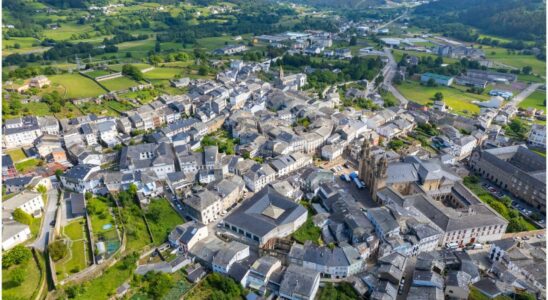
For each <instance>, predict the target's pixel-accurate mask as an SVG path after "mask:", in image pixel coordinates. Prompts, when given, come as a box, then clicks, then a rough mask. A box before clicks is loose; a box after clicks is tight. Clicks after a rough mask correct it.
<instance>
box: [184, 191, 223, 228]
mask: <svg viewBox="0 0 548 300" xmlns="http://www.w3.org/2000/svg"><path fill="white" fill-rule="evenodd" d="M183 204H184V208H185V211H186V212H187V214H188V215H189V216H191V217H192V218H193V219H194V220H197V221H198V222H201V223H203V224H204V225H207V224H209V223H211V222H213V221H215V220H217V219H218V218H219V217H220V215H221V212H222V211H223V203H222V201H221V198H220V197H219V196H218V195H217V194H216V193H213V192H211V191H209V190H202V191H199V192H197V193H194V194H192V195H191V196H190V197H188V198H186V199H184V200H183Z"/></svg>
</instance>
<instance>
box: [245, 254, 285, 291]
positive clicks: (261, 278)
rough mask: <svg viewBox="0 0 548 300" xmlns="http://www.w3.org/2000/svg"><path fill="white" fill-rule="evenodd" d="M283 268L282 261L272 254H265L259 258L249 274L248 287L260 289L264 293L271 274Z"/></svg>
mask: <svg viewBox="0 0 548 300" xmlns="http://www.w3.org/2000/svg"><path fill="white" fill-rule="evenodd" d="M281 268H282V262H281V261H280V260H279V259H277V258H275V257H272V256H269V255H265V256H262V257H260V258H259V259H257V260H256V261H255V262H254V263H253V265H251V268H249V275H248V276H247V287H249V288H250V289H253V290H256V291H259V292H260V293H261V294H262V295H264V294H265V293H266V289H267V285H268V282H269V279H270V276H272V274H273V273H274V272H277V271H279V270H280V269H281Z"/></svg>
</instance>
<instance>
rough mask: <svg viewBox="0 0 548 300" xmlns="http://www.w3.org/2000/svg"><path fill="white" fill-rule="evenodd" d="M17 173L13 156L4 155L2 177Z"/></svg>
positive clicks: (12, 175)
mask: <svg viewBox="0 0 548 300" xmlns="http://www.w3.org/2000/svg"><path fill="white" fill-rule="evenodd" d="M16 175H17V169H15V165H14V164H13V160H12V159H11V156H9V155H8V154H4V155H2V178H9V177H14V176H16Z"/></svg>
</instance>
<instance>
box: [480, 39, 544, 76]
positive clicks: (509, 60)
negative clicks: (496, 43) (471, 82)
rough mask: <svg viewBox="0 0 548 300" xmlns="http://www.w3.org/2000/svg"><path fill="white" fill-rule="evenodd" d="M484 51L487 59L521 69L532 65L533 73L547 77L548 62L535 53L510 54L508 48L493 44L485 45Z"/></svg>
mask: <svg viewBox="0 0 548 300" xmlns="http://www.w3.org/2000/svg"><path fill="white" fill-rule="evenodd" d="M483 51H484V52H485V56H486V57H487V59H490V60H493V61H495V62H499V63H502V64H505V65H509V66H512V67H515V68H519V69H521V68H523V67H525V66H531V67H532V68H533V73H536V74H540V75H542V76H545V77H546V62H545V61H542V60H539V59H537V58H536V57H535V56H533V55H521V54H509V53H508V51H507V49H504V48H500V47H491V46H484V47H483Z"/></svg>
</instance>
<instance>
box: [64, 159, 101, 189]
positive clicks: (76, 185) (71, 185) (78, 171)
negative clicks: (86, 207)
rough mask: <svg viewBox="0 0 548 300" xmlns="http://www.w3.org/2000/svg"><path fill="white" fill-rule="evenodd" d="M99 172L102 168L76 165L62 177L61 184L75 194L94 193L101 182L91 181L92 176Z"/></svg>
mask: <svg viewBox="0 0 548 300" xmlns="http://www.w3.org/2000/svg"><path fill="white" fill-rule="evenodd" d="M99 170H100V167H99V166H95V165H86V164H82V165H76V166H74V167H72V168H71V169H70V170H68V171H67V172H65V174H63V175H61V183H62V184H63V187H64V188H65V189H68V190H72V191H75V192H79V193H85V192H89V191H92V190H93V189H94V188H95V187H96V186H97V185H98V184H99V182H98V181H96V180H91V175H92V174H93V173H96V172H98V171H99Z"/></svg>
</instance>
